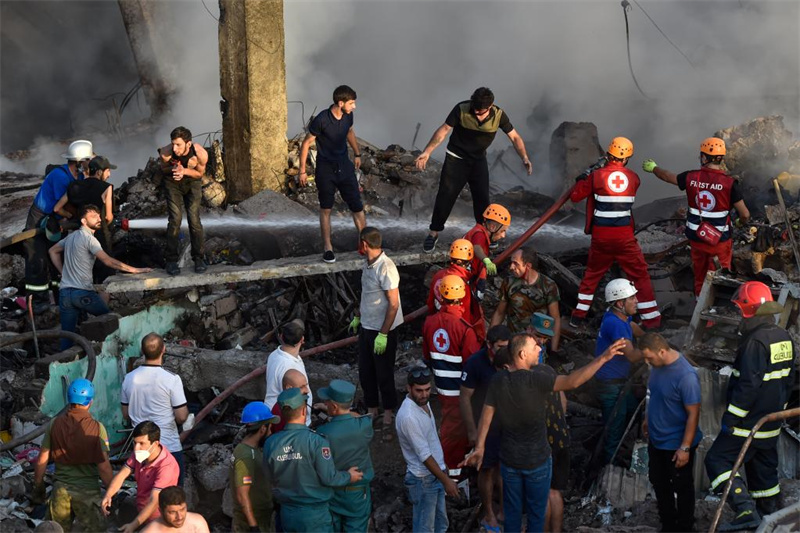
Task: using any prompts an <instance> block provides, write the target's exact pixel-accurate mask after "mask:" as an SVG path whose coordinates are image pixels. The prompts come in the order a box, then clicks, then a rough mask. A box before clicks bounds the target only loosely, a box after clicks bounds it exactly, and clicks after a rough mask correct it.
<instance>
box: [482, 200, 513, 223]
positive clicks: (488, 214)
mask: <svg viewBox="0 0 800 533" xmlns="http://www.w3.org/2000/svg"><path fill="white" fill-rule="evenodd" d="M483 218H485V219H486V220H494V221H495V222H497V223H499V224H502V225H504V226H510V225H511V213H509V212H508V209H506V208H505V207H503V206H502V205H500V204H489V207H487V208H486V209H485V210H484V212H483Z"/></svg>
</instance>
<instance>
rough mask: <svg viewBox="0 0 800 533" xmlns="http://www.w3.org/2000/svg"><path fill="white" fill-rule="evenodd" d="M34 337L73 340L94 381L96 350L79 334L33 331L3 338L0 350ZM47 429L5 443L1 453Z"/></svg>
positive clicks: (40, 428) (89, 375) (65, 407)
mask: <svg viewBox="0 0 800 533" xmlns="http://www.w3.org/2000/svg"><path fill="white" fill-rule="evenodd" d="M34 337H36V338H39V339H57V338H65V339H69V340H71V341H72V342H74V343H75V344H77V345H78V346H80V347H81V349H82V350H83V351H84V353H85V354H86V359H87V365H86V379H88V380H89V381H92V380H93V379H94V372H95V370H96V368H97V360H96V358H95V353H94V349H93V348H92V344H91V343H90V342H89V341H88V340H86V338H85V337H82V336H81V335H78V334H77V333H72V332H70V331H61V330H58V329H47V330H44V331H40V332H38V333H34V332H32V331H28V332H26V333H20V334H19V335H14V336H11V337H6V338H3V339H0V348H5V347H7V346H11V345H14V344H19V343H21V342H27V341H31V340H34ZM66 409H67V406H64V408H63V409H62V410H61V411H59V412H58V413H56V416H58V415H60V414H61V413H63V412H64V411H65V410H66ZM54 418H55V417H54ZM48 421H49V420H48ZM46 429H47V424H42V425H41V426H39V427H38V428H36V429H34V430H33V431H31V432H30V433H27V434H25V435H23V436H21V437H17V438H16V439H14V440H11V441H9V442H6V443H4V444H2V445H0V452H4V451H6V450H10V449H12V448H16V447H17V446H19V445H21V444H25V443H26V442H30V441H32V440H33V439H35V438H36V437H38V436H39V435H41V434H42V433H44V432H45V430H46Z"/></svg>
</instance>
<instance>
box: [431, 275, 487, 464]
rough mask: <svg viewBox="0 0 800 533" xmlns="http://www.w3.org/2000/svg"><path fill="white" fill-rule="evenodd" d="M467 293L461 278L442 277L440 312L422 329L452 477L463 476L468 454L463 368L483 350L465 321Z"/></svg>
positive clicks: (442, 438) (444, 448)
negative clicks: (463, 415)
mask: <svg viewBox="0 0 800 533" xmlns="http://www.w3.org/2000/svg"><path fill="white" fill-rule="evenodd" d="M466 292H467V290H466V284H465V283H464V280H463V279H461V278H460V277H458V276H454V275H449V276H445V277H444V278H442V282H441V283H440V284H439V293H440V294H441V295H442V306H441V309H439V312H438V313H436V314H435V315H431V316H429V317H428V318H426V319H425V324H424V326H423V327H422V355H423V356H424V357H425V359H426V360H427V361H428V362H429V363H430V365H431V366H432V367H433V376H434V382H435V384H436V390H437V391H438V392H439V401H440V402H441V404H442V425H441V427H440V429H439V436H440V439H441V442H442V450H443V451H444V462H445V464H446V465H447V468H448V475H450V477H457V476H459V475H460V474H461V469H460V468H458V463H460V462H461V461H463V460H464V455H466V453H467V452H468V451H469V447H468V446H469V442H468V440H467V428H466V426H465V425H464V421H463V420H462V418H461V409H460V406H459V394H460V390H461V371H462V366H463V363H464V362H465V361H466V360H467V359H469V357H470V356H471V355H472V354H474V353H475V352H477V351H478V350H480V348H481V345H480V343H479V342H478V339H477V337H476V336H475V332H474V331H473V329H472V326H471V325H470V324H468V323H467V322H466V321H465V320H464V319H463V318H462V315H463V311H464V310H463V307H462V305H461V301H462V299H463V298H464V296H465V295H466Z"/></svg>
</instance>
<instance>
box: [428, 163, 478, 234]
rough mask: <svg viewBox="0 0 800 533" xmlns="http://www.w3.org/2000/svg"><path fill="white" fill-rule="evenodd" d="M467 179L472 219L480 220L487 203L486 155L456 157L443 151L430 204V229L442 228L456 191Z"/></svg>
mask: <svg viewBox="0 0 800 533" xmlns="http://www.w3.org/2000/svg"><path fill="white" fill-rule="evenodd" d="M468 183H469V190H470V192H471V193H472V210H473V212H474V214H475V222H479V223H480V222H483V212H484V211H485V210H486V208H487V207H489V164H488V163H487V161H486V158H485V157H482V158H480V159H458V158H457V157H453V156H452V155H450V154H447V157H445V158H444V165H443V166H442V175H441V177H440V178H439V191H438V192H437V193H436V201H435V202H434V204H433V216H432V217H431V225H430V230H431V231H442V230H443V229H444V223H445V222H447V219H448V218H449V217H450V212H451V211H452V210H453V206H454V205H455V203H456V199H458V195H459V194H461V191H462V190H463V189H464V185H466V184H468Z"/></svg>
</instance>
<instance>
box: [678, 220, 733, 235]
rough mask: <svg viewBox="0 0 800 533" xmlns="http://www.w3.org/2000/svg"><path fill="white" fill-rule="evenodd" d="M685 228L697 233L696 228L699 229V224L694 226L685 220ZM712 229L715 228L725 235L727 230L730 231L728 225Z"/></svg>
mask: <svg viewBox="0 0 800 533" xmlns="http://www.w3.org/2000/svg"><path fill="white" fill-rule="evenodd" d="M686 227H687V228H689V229H690V230H692V231H697V228H699V227H700V224H694V223H693V222H689V221H688V220H687V221H686ZM714 227H715V228H717V229H718V230H720V231H721V232H723V233H725V232H726V231H728V230H730V229H731V227H730V225H728V224H725V225H724V226H722V227H720V226H716V225H715V226H714Z"/></svg>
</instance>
